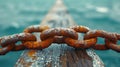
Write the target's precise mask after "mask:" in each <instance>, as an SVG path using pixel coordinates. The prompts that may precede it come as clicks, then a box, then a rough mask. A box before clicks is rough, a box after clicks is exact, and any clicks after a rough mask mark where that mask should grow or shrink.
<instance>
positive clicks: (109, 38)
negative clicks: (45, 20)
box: [0, 25, 120, 55]
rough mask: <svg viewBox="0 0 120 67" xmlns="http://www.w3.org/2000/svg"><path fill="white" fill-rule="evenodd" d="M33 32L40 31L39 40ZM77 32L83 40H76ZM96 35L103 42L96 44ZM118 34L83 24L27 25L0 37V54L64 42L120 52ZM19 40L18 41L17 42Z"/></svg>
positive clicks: (76, 45) (119, 36)
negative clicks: (62, 25)
mask: <svg viewBox="0 0 120 67" xmlns="http://www.w3.org/2000/svg"><path fill="white" fill-rule="evenodd" d="M34 32H38V33H40V39H41V41H40V40H37V38H36V36H35V35H34V34H33V33H34ZM78 33H84V37H83V40H78ZM98 37H102V38H104V39H105V41H104V42H105V44H97V41H98V39H97V38H98ZM118 40H120V34H117V33H110V32H106V31H103V30H90V29H89V28H88V27H85V26H73V27H70V28H49V27H48V26H40V25H33V26H29V27H27V28H26V29H25V30H24V32H23V33H20V34H14V35H11V36H4V37H1V38H0V46H1V48H0V55H4V54H6V53H7V52H9V51H18V50H24V49H39V50H41V49H44V48H47V47H49V46H50V45H51V44H52V43H58V44H61V43H66V44H68V45H69V46H71V47H74V48H80V49H87V48H93V49H96V50H108V49H112V50H115V51H117V52H120V46H119V45H117V41H118ZM19 41H20V43H18V42H19Z"/></svg>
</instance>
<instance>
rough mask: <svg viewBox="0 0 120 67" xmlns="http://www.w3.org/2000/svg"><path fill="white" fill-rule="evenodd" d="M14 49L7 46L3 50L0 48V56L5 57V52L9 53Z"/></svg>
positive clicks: (11, 46)
mask: <svg viewBox="0 0 120 67" xmlns="http://www.w3.org/2000/svg"><path fill="white" fill-rule="evenodd" d="M13 48H14V46H13V45H8V46H5V47H3V48H0V55H5V54H6V53H7V52H9V51H11V50H12V49H13Z"/></svg>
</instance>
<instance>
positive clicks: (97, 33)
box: [84, 30, 118, 50]
mask: <svg viewBox="0 0 120 67" xmlns="http://www.w3.org/2000/svg"><path fill="white" fill-rule="evenodd" d="M95 37H102V38H105V39H109V40H110V41H114V42H116V41H117V39H118V38H117V36H116V34H114V33H108V32H106V31H103V30H94V31H89V32H88V33H86V34H85V36H84V39H90V38H95ZM106 45H107V41H105V44H95V46H94V47H93V48H94V49H96V50H107V49H109V47H107V46H106Z"/></svg>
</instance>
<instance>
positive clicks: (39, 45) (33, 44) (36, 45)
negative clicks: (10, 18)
mask: <svg viewBox="0 0 120 67" xmlns="http://www.w3.org/2000/svg"><path fill="white" fill-rule="evenodd" d="M53 41H54V38H48V39H46V40H44V41H29V42H25V43H23V45H24V46H25V48H27V49H45V48H47V47H49V46H50V45H51V43H52V42H53Z"/></svg>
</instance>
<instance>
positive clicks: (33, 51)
mask: <svg viewBox="0 0 120 67" xmlns="http://www.w3.org/2000/svg"><path fill="white" fill-rule="evenodd" d="M35 54H36V50H30V51H29V52H28V56H29V57H31V58H32V57H34V56H35Z"/></svg>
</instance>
